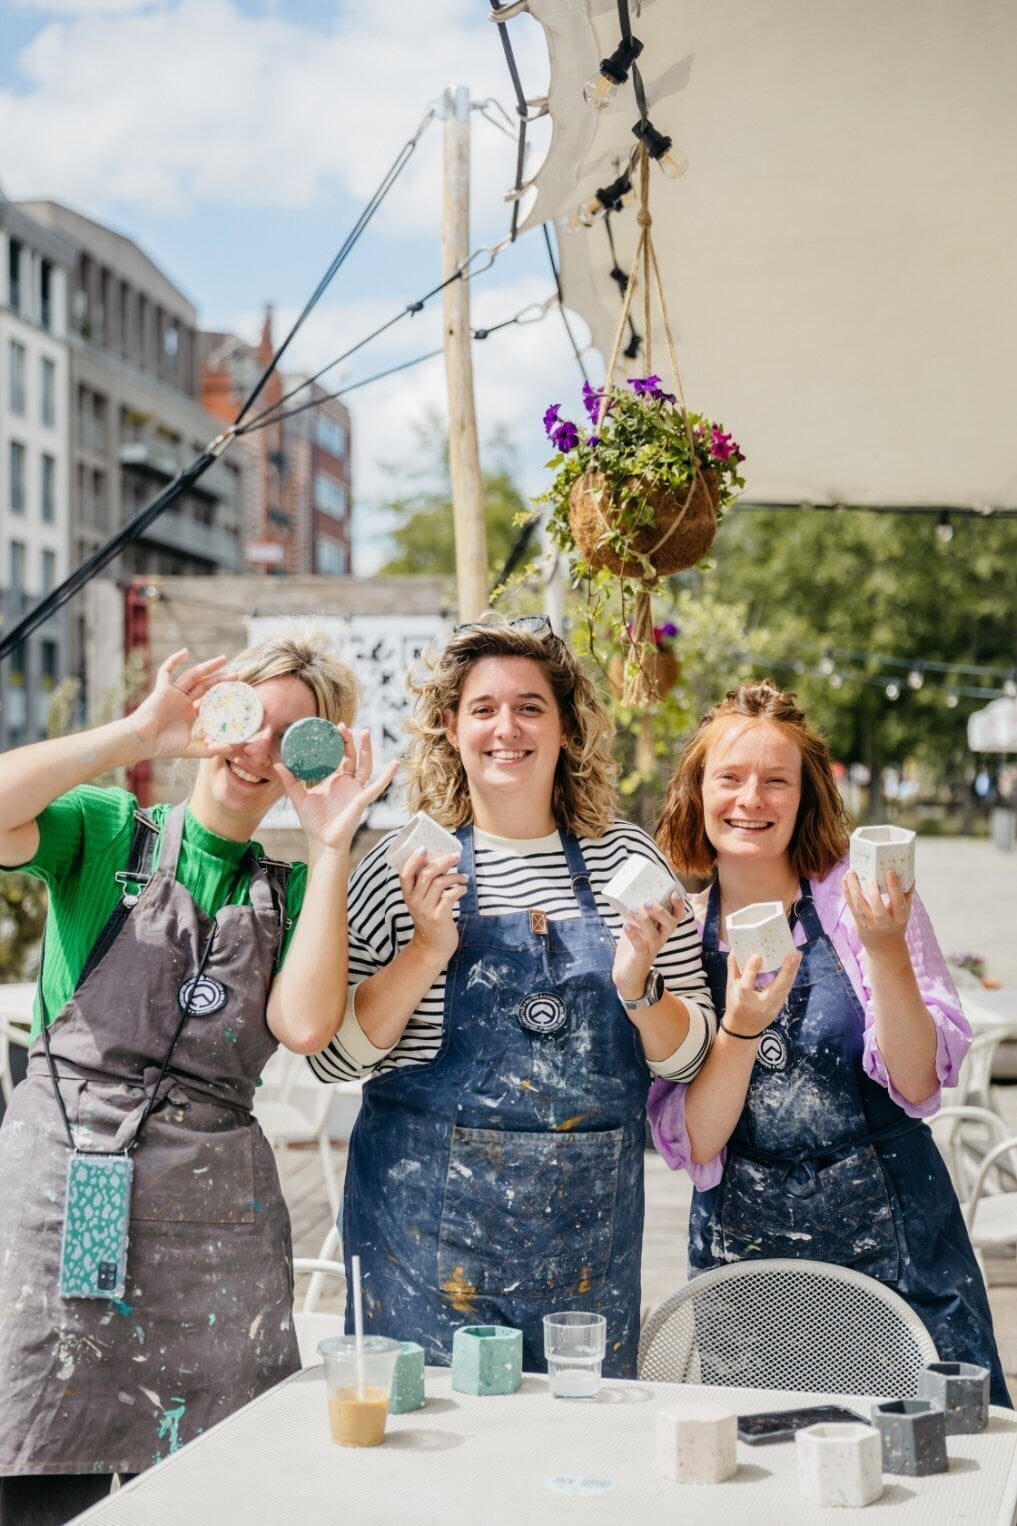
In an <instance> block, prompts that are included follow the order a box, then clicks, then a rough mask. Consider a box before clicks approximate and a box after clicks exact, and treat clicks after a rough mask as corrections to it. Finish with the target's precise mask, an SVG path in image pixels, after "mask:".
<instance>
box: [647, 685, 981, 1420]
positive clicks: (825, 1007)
mask: <svg viewBox="0 0 1017 1526" xmlns="http://www.w3.org/2000/svg"><path fill="white" fill-rule="evenodd" d="M845 823H846V818H845V813H844V808H843V804H842V802H841V799H840V795H839V794H838V792H837V787H836V784H835V783H834V779H833V774H832V771H831V768H830V755H829V751H828V748H827V746H826V743H825V742H824V741H823V739H822V738H821V737H819V736H817V734H816V733H815V732H814V731H812V730H811V729H810V728H809V726H808V724H807V722H806V718H805V716H804V714H803V712H802V711H801V710H800V709H799V708H798V706H797V705H796V703H795V696H794V695H793V694H787V693H782V692H781V691H780V690H779V689H777V688H776V687H775V686H774V685H773V684H772V683H770V682H769V681H768V680H764V681H762V682H759V683H753V684H748V685H745V686H744V687H743V688H741V689H739V690H737V691H736V692H732V693H730V694H729V695H728V696H727V698H726V699H725V700H724V701H723V703H721V704H720V705H718V706H717V707H716V708H715V709H714V710H712V711H711V712H710V713H709V714H708V715H707V716H706V717H705V718H704V720H703V721H702V722H701V724H700V726H699V728H698V730H697V731H696V732H695V734H694V736H693V737H692V739H691V741H690V742H689V744H688V746H687V747H686V749H685V751H684V753H683V754H682V756H681V758H680V759H679V761H678V765H677V767H676V769H675V773H674V776H673V778H672V779H671V782H670V784H669V786H668V791H667V796H666V799H665V803H664V811H663V816H662V820H661V825H660V828H659V831H658V833H657V840H658V842H659V843H660V845H661V847H662V848H663V849H664V851H665V853H667V854H668V856H669V857H670V858H671V860H672V862H673V863H674V864H675V866H676V867H677V868H678V870H679V871H680V872H682V873H684V874H694V875H698V876H700V877H703V878H709V879H710V884H709V887H708V890H707V891H706V892H704V894H703V897H702V900H701V905H700V908H699V910H700V916H701V920H702V924H703V958H704V963H705V965H706V970H707V976H708V979H709V982H710V987H711V991H712V994H713V1000H714V1005H715V1007H716V1010H717V1014H718V1017H719V1019H720V1029H719V1032H718V1035H717V1040H716V1042H715V1043H714V1045H713V1048H712V1049H711V1051H710V1054H709V1056H708V1057H707V1060H706V1062H705V1064H704V1065H703V1068H702V1069H701V1070H700V1072H699V1074H698V1075H697V1076H696V1078H695V1079H694V1080H693V1081H691V1082H689V1083H688V1084H687V1085H682V1084H675V1083H673V1082H667V1081H657V1082H655V1083H654V1086H653V1089H652V1092H651V1097H650V1119H651V1123H652V1125H653V1131H654V1137H655V1139H656V1142H657V1146H658V1149H659V1150H660V1151H661V1153H662V1154H663V1155H664V1157H665V1159H666V1160H667V1161H668V1163H669V1165H671V1166H672V1167H674V1168H675V1169H677V1168H679V1167H685V1168H686V1169H687V1170H688V1171H689V1173H690V1175H691V1176H692V1179H693V1182H694V1183H695V1187H696V1191H695V1194H694V1196H693V1202H692V1213H691V1219H690V1225H689V1266H690V1269H691V1270H693V1271H697V1270H702V1269H704V1268H706V1267H710V1266H715V1265H718V1264H721V1263H724V1262H731V1261H741V1260H746V1259H750V1258H753V1257H777V1256H795V1257H803V1256H804V1257H808V1258H810V1259H812V1260H817V1261H832V1262H836V1263H838V1264H840V1265H843V1266H851V1267H855V1268H856V1269H857V1270H859V1271H862V1272H866V1273H867V1274H868V1275H869V1276H871V1277H875V1278H878V1279H879V1281H881V1282H885V1283H887V1284H888V1285H889V1286H891V1287H893V1288H894V1289H896V1291H897V1292H898V1293H900V1294H901V1296H902V1297H903V1298H905V1299H906V1300H907V1302H908V1303H909V1304H910V1305H911V1306H912V1308H913V1309H914V1310H915V1312H916V1313H917V1314H918V1315H919V1317H920V1318H921V1319H922V1321H923V1322H924V1323H925V1325H926V1326H927V1327H928V1329H929V1330H930V1331H931V1333H932V1336H933V1338H934V1340H935V1341H936V1345H937V1347H938V1348H939V1353H940V1356H942V1357H944V1358H946V1359H948V1360H954V1361H957V1360H959V1361H967V1362H976V1363H979V1364H981V1365H982V1366H985V1367H988V1368H989V1369H990V1371H991V1374H992V1401H993V1402H994V1403H996V1404H1009V1402H1010V1401H1009V1398H1008V1395H1007V1389H1006V1383H1005V1380H1004V1378H1003V1372H1002V1368H1001V1366H1000V1362H999V1356H998V1353H997V1351H996V1343H995V1339H994V1337H993V1332H992V1319H991V1315H990V1313H989V1306H988V1301H987V1298H986V1294H985V1287H984V1284H983V1281H982V1277H981V1273H980V1272H979V1269H978V1265H977V1263H976V1261H975V1258H974V1253H973V1251H972V1249H971V1244H970V1241H969V1240H968V1236H967V1232H966V1230H965V1227H964V1222H963V1219H962V1217H961V1212H960V1207H959V1204H958V1202H957V1198H956V1195H955V1193H954V1190H953V1187H952V1185H951V1183H950V1178H949V1176H948V1174H947V1171H946V1168H945V1167H944V1165H943V1162H942V1159H941V1158H940V1155H939V1153H938V1151H937V1149H936V1146H935V1144H934V1143H933V1140H932V1136H931V1134H930V1132H929V1129H928V1128H927V1126H926V1125H925V1124H924V1122H923V1119H924V1118H926V1117H928V1116H929V1115H930V1114H931V1113H934V1112H935V1111H936V1110H937V1108H938V1107H939V1099H940V1088H941V1087H942V1086H943V1085H950V1084H952V1083H953V1082H954V1081H955V1080H956V1077H957V1071H958V1068H959V1066H960V1062H961V1059H962V1058H963V1056H964V1053H965V1051H966V1049H967V1046H968V1044H969V1042H970V1038H971V1034H970V1029H969V1027H968V1025H967V1022H966V1020H965V1018H964V1015H963V1013H962V1011H961V1006H960V1002H959V1000H958V998H957V993H956V991H955V990H954V987H953V984H952V982H951V980H950V977H949V975H948V973H947V969H946V964H945V962H944V960H943V956H942V954H941V953H940V950H939V947H938V945H937V943H936V939H935V935H934V934H933V931H932V927H931V924H930V922H929V919H928V916H927V915H926V913H925V910H924V908H923V907H922V905H921V902H920V901H919V900H918V898H917V896H916V895H915V894H914V892H913V891H909V892H907V893H905V892H904V890H903V889H902V888H901V884H900V881H899V879H898V878H897V876H895V875H892V874H891V875H888V876H887V884H888V894H887V896H886V897H885V898H884V897H883V896H882V895H881V894H880V893H879V890H878V889H877V887H876V885H875V884H874V883H872V884H870V885H868V886H864V887H863V886H862V885H860V884H859V882H858V879H857V877H856V875H854V874H853V873H852V872H850V871H849V870H848V868H847V863H846V853H847V846H848V837H847V830H846V824H845ZM758 901H779V902H781V903H782V904H783V906H784V908H785V911H786V912H787V915H788V917H789V920H790V923H791V926H792V930H793V933H794V937H795V942H796V944H797V952H796V953H794V954H790V955H788V957H787V958H786V959H785V961H784V964H783V966H782V968H781V969H780V970H779V971H778V972H777V974H776V976H775V977H774V978H773V979H772V980H771V981H770V982H769V983H765V977H763V979H762V980H760V979H759V975H760V965H761V961H760V960H759V958H758V956H754V957H753V958H752V959H750V960H749V961H748V962H747V964H746V967H745V969H744V970H742V969H740V968H739V967H738V963H737V961H736V959H735V957H734V955H733V954H729V953H728V951H727V943H728V939H727V925H728V919H729V917H730V916H731V915H732V914H733V913H734V912H736V911H738V910H740V909H741V908H742V907H744V906H748V905H751V904H753V903H755V902H758Z"/></svg>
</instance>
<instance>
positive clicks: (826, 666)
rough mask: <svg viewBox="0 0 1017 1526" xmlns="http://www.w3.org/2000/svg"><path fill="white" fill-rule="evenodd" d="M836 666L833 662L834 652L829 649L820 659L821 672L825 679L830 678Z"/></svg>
mask: <svg viewBox="0 0 1017 1526" xmlns="http://www.w3.org/2000/svg"><path fill="white" fill-rule="evenodd" d="M835 666H836V664H835V663H834V660H833V650H832V648H831V647H827V649H826V651H825V652H824V653H823V655H822V657H820V659H819V671H820V672H821V673H822V675H823V677H824V678H829V676H830V674H831V673H832V672H833V670H834V667H835Z"/></svg>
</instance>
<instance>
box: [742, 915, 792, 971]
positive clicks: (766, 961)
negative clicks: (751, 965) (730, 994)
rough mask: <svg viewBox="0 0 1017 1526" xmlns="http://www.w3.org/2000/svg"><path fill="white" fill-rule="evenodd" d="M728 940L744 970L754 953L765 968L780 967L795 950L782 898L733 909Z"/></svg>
mask: <svg viewBox="0 0 1017 1526" xmlns="http://www.w3.org/2000/svg"><path fill="white" fill-rule="evenodd" d="M727 941H728V943H729V944H730V945H731V948H732V950H733V952H734V956H735V958H736V959H737V960H738V966H739V968H740V969H742V970H744V968H745V966H746V965H747V964H748V962H749V960H750V959H751V958H752V956H753V954H759V956H760V957H761V959H762V961H763V963H762V968H761V971H760V973H762V970H779V969H780V967H781V965H782V964H783V963H784V960H785V959H786V958H787V956H788V954H793V953H794V951H795V940H794V938H793V937H792V936H791V928H790V927H789V925H788V920H787V913H786V912H785V910H784V907H783V906H782V905H781V903H780V901H756V902H755V903H754V904H753V905H752V906H743V907H742V908H741V910H740V911H733V912H731V914H730V916H729V917H728V919H727Z"/></svg>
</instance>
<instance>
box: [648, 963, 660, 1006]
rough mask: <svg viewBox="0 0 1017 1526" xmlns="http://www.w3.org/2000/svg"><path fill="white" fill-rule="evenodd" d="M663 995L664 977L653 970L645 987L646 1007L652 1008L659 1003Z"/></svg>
mask: <svg viewBox="0 0 1017 1526" xmlns="http://www.w3.org/2000/svg"><path fill="white" fill-rule="evenodd" d="M663 994H664V977H663V975H662V974H661V973H660V971H659V970H654V971H653V974H652V975H651V976H650V979H649V983H648V985H647V987H646V996H647V1003H646V1004H647V1006H653V1005H654V1003H655V1002H658V1001H660V998H661V997H662V996H663Z"/></svg>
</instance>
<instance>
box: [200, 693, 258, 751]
mask: <svg viewBox="0 0 1017 1526" xmlns="http://www.w3.org/2000/svg"><path fill="white" fill-rule="evenodd" d="M264 715H265V711H264V708H263V706H262V703H261V700H260V699H259V698H258V695H257V693H256V691H255V690H254V689H252V688H251V686H250V684H242V683H235V682H228V683H222V684H214V685H213V687H212V688H211V689H209V691H208V693H207V694H206V695H204V696H203V697H202V700H201V703H200V704H199V705H198V720H197V725H196V727H195V730H196V731H200V732H201V734H202V736H203V738H204V740H205V741H206V742H246V741H247V740H248V738H249V737H252V736H254V733H255V732H256V731H258V730H259V729H260V727H261V723H262V720H263V719H264Z"/></svg>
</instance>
